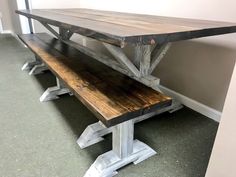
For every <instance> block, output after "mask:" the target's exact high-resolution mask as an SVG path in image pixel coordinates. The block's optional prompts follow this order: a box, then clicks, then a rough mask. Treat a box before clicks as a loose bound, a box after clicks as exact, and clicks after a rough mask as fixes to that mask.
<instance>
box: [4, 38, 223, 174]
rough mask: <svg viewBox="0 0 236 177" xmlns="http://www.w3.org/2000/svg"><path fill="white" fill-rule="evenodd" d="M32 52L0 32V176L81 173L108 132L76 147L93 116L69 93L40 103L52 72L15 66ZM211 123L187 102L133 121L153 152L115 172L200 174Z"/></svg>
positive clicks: (209, 144)
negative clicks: (31, 72)
mask: <svg viewBox="0 0 236 177" xmlns="http://www.w3.org/2000/svg"><path fill="white" fill-rule="evenodd" d="M32 57H33V54H32V53H30V52H29V50H28V49H26V48H24V47H23V45H21V44H20V43H19V42H18V41H17V40H16V39H15V38H14V37H12V36H11V35H0V177H82V176H83V174H84V173H85V172H86V170H87V169H88V168H89V166H90V165H91V164H92V163H93V161H94V160H95V159H96V157H97V156H98V155H100V154H102V153H104V152H106V151H108V150H110V149H111V136H107V138H106V140H105V141H103V142H101V143H98V144H96V145H94V146H92V147H89V148H87V149H84V150H81V149H80V148H79V147H78V145H77V144H76V139H77V138H78V136H79V135H80V134H81V133H82V131H83V130H84V129H85V127H86V126H87V125H89V124H90V123H93V122H96V121H97V119H96V118H95V117H94V116H93V115H92V114H91V113H90V112H89V111H88V110H87V109H86V108H85V107H84V106H83V105H82V104H81V103H80V102H79V101H78V100H77V99H76V98H75V97H69V96H63V98H61V99H59V100H56V101H52V102H47V103H40V102H39V97H40V96H41V94H42V93H43V91H44V90H45V89H46V88H47V87H49V86H54V85H55V78H54V77H53V75H52V74H51V73H50V72H48V73H45V74H42V75H38V76H29V75H28V74H27V72H23V71H21V66H22V65H23V63H24V61H26V60H27V59H30V58H32ZM217 127H218V123H216V122H214V121H212V120H210V119H208V118H206V117H204V116H202V115H200V114H198V113H196V112H194V111H192V110H190V109H187V108H184V109H182V110H180V111H178V112H175V113H173V114H168V113H165V114H162V115H159V116H156V117H154V118H152V119H149V120H146V121H144V122H141V123H138V124H137V125H136V126H135V137H136V138H137V139H139V140H141V141H143V142H145V143H147V144H148V145H150V146H151V147H152V148H153V149H155V150H156V151H157V152H158V154H157V155H155V156H154V157H152V158H150V159H148V160H146V161H144V162H142V163H140V164H138V165H136V166H135V165H128V166H126V167H124V168H122V169H121V170H119V174H118V175H117V177H138V176H145V177H203V176H204V174H205V171H206V168H207V164H208V161H209V157H210V153H211V149H212V146H213V142H214V138H215V135H216V131H217Z"/></svg>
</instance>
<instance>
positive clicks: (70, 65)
mask: <svg viewBox="0 0 236 177" xmlns="http://www.w3.org/2000/svg"><path fill="white" fill-rule="evenodd" d="M19 37H20V38H21V40H22V41H23V42H24V43H25V44H26V45H27V46H28V47H29V48H30V49H31V50H32V51H33V52H34V53H35V54H36V55H38V56H39V57H40V58H41V59H42V60H43V61H44V62H45V64H46V65H47V66H48V67H49V68H50V70H51V71H52V72H53V73H54V74H55V75H56V76H57V77H58V78H60V79H61V80H63V81H64V83H65V84H66V85H67V86H68V88H70V89H71V91H72V92H73V93H74V94H75V96H76V97H77V98H78V99H79V100H81V102H82V103H83V104H84V105H86V107H88V108H89V109H90V110H91V111H92V112H93V113H94V114H95V115H96V116H97V117H98V118H99V119H100V120H101V121H102V122H103V123H104V124H105V125H106V126H108V127H110V126H114V125H116V124H118V123H121V122H124V121H127V120H129V119H132V118H135V117H137V116H141V115H143V114H145V113H148V112H151V111H153V110H156V109H158V108H161V107H164V106H168V105H170V104H171V98H170V97H168V96H165V95H163V94H161V93H159V92H157V91H155V90H153V89H151V88H149V87H146V86H144V85H142V84H140V83H139V82H137V81H134V80H132V79H130V78H129V77H127V76H125V75H123V74H121V73H119V72H117V71H115V70H113V69H111V68H109V67H108V66H106V65H104V64H101V63H100V62H98V61H96V60H94V59H92V58H90V57H88V56H87V55H85V54H83V53H81V52H79V51H78V50H76V49H75V48H73V47H71V46H68V45H67V44H65V43H63V42H60V41H59V40H57V39H55V38H53V37H51V36H49V35H48V34H45V33H40V34H28V35H20V36H19Z"/></svg>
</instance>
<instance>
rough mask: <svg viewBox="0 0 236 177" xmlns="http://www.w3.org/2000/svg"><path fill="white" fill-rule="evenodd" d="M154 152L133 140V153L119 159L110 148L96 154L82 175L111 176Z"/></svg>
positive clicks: (89, 176)
mask: <svg viewBox="0 0 236 177" xmlns="http://www.w3.org/2000/svg"><path fill="white" fill-rule="evenodd" d="M155 154H156V152H155V151H154V150H153V149H152V148H150V147H149V146H148V145H146V144H144V143H143V142H141V141H138V140H134V144H133V153H132V154H131V155H129V156H128V157H126V158H123V159H120V158H119V156H117V154H116V153H115V152H114V151H113V150H111V151H109V152H107V153H105V154H102V155H100V156H98V158H97V159H96V161H95V162H94V163H93V164H92V166H91V167H90V168H89V169H88V171H87V172H86V174H85V176H84V177H112V176H115V175H116V174H118V172H117V171H116V170H118V169H119V168H121V167H124V166H126V165H128V164H130V163H134V164H135V165H136V164H138V163H140V162H142V161H144V160H146V159H148V158H149V157H151V156H153V155H155Z"/></svg>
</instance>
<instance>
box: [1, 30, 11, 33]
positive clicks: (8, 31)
mask: <svg viewBox="0 0 236 177" xmlns="http://www.w3.org/2000/svg"><path fill="white" fill-rule="evenodd" d="M1 33H2V34H13V32H12V31H11V30H3V31H2V32H1Z"/></svg>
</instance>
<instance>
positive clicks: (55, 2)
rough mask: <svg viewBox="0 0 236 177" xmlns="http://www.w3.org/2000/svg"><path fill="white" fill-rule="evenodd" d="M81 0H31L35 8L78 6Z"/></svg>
mask: <svg viewBox="0 0 236 177" xmlns="http://www.w3.org/2000/svg"><path fill="white" fill-rule="evenodd" d="M79 5H80V1H79V0H31V6H32V8H33V9H56V8H58V9H60V8H78V7H79Z"/></svg>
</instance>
